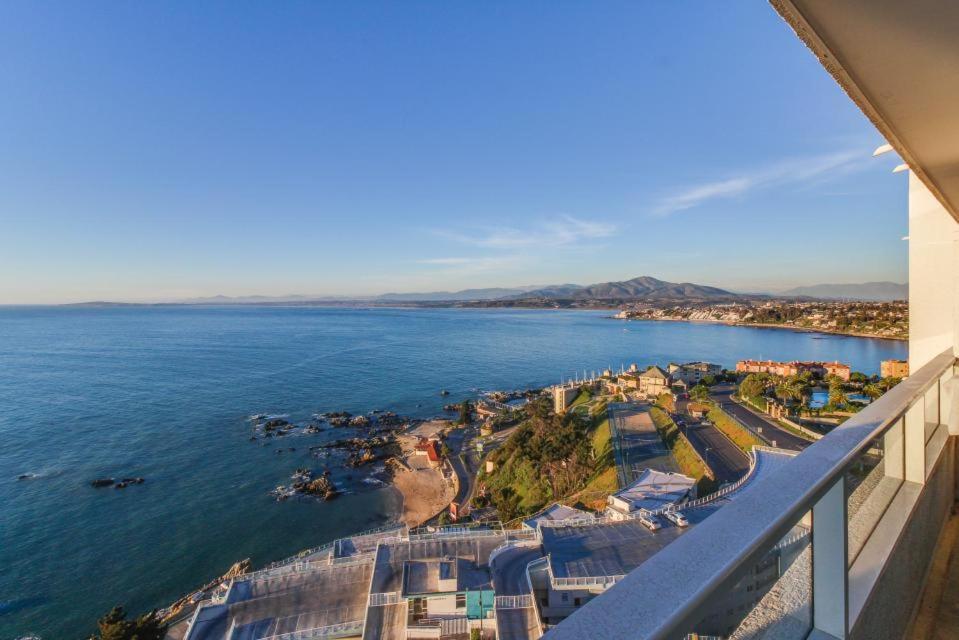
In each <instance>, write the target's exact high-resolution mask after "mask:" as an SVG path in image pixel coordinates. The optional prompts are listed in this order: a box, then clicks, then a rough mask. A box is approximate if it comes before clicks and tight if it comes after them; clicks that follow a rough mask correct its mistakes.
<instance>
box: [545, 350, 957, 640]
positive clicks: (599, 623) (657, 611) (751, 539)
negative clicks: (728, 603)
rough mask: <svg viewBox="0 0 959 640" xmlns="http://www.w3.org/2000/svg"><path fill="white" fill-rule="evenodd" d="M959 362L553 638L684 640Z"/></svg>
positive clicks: (690, 536) (919, 382) (764, 485)
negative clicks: (722, 593) (723, 593)
mask: <svg viewBox="0 0 959 640" xmlns="http://www.w3.org/2000/svg"><path fill="white" fill-rule="evenodd" d="M955 362H956V359H955V357H954V356H953V353H952V349H948V350H947V351H944V352H943V353H941V354H940V355H938V356H936V357H935V358H933V359H932V360H930V361H929V362H928V363H927V364H926V365H925V366H923V367H922V368H921V369H919V370H918V371H916V372H915V373H913V374H912V375H911V376H910V377H909V378H906V379H905V380H904V381H902V382H901V383H899V384H898V385H897V386H896V387H894V388H892V389H890V390H889V391H888V392H887V393H886V394H885V395H883V396H882V397H880V398H879V399H877V400H876V401H874V402H873V403H872V404H870V405H869V406H868V407H866V408H865V409H863V410H862V411H861V412H859V413H857V414H856V415H855V416H853V417H851V418H850V419H849V420H847V421H846V422H845V423H843V424H842V425H840V426H838V427H836V428H835V429H833V430H832V431H831V432H830V433H829V434H828V435H827V436H825V437H824V438H822V439H821V440H819V441H817V442H814V443H813V444H811V445H810V446H809V447H808V448H807V449H806V450H805V451H803V452H802V453H801V454H800V455H798V456H797V457H796V458H795V459H793V460H792V461H791V462H790V464H788V465H784V466H783V467H782V468H780V469H776V470H774V471H772V472H770V474H769V475H768V476H766V477H764V478H763V479H762V480H761V481H760V482H758V483H757V484H756V485H755V486H753V488H752V489H751V490H750V491H749V492H748V493H746V494H743V495H742V496H740V497H738V498H737V499H736V500H733V501H732V502H730V503H729V504H728V505H725V506H724V507H723V508H722V509H720V510H718V511H717V512H716V513H714V514H712V515H711V516H710V517H709V518H707V519H706V520H705V521H704V522H702V523H700V524H699V525H697V526H696V527H693V528H692V530H691V531H689V532H688V533H686V534H685V535H682V536H680V537H679V538H677V539H676V540H674V541H673V542H672V543H670V545H669V546H668V547H667V548H665V549H664V550H663V551H661V552H659V553H657V554H656V555H654V556H653V557H652V558H650V559H649V560H647V561H646V562H645V563H643V564H642V565H640V566H639V567H638V568H637V569H636V570H634V571H632V572H631V573H630V574H628V575H627V576H626V577H625V578H624V579H623V580H621V581H620V582H619V584H617V585H616V586H615V587H613V588H611V589H609V590H607V592H606V593H605V594H603V595H602V596H601V597H599V598H596V599H594V600H591V601H590V602H588V603H587V604H586V605H585V606H584V607H583V608H582V609H579V610H578V611H576V612H575V613H573V614H572V615H571V616H570V617H569V618H567V619H566V620H565V621H564V622H562V623H560V624H559V625H557V626H556V627H555V628H553V629H552V630H551V631H550V633H551V634H552V635H551V637H552V638H553V639H554V640H567V639H570V640H572V639H573V638H581V637H588V636H591V635H597V634H598V635H603V636H608V637H626V636H629V637H636V638H645V639H647V640H654V639H655V640H659V639H666V638H675V637H682V636H683V635H684V634H685V633H686V632H687V631H689V630H690V629H691V628H692V627H693V626H694V625H695V624H696V623H698V622H699V620H700V618H701V617H702V614H703V611H705V610H706V607H707V606H708V604H709V602H710V601H711V600H712V599H713V596H714V595H715V593H717V592H718V591H719V590H720V589H722V588H724V587H726V586H728V585H729V584H731V583H732V582H734V581H735V580H736V578H737V577H738V575H739V572H740V571H741V570H742V569H744V568H746V567H748V566H749V565H750V563H754V562H756V561H758V560H759V559H760V558H761V557H762V555H763V554H765V553H766V552H767V551H768V550H769V549H770V548H772V547H774V546H775V545H776V544H777V542H778V541H779V540H780V539H782V538H783V537H784V536H786V535H787V533H788V532H789V531H790V529H791V528H792V527H793V525H795V523H796V522H798V521H799V520H800V519H801V518H802V517H803V516H804V515H805V514H806V513H807V512H808V511H810V510H811V509H812V507H813V505H815V504H816V503H817V502H818V501H819V500H820V499H821V498H822V497H823V496H824V495H825V494H826V492H827V491H829V489H831V488H832V487H833V486H834V485H835V483H836V482H837V481H839V480H840V479H841V478H842V476H843V473H844V472H845V471H846V470H847V469H848V468H849V467H850V466H851V465H853V464H854V463H855V462H856V460H857V459H858V458H859V457H860V456H861V455H862V454H863V453H864V452H866V451H867V450H868V449H869V448H870V447H871V446H872V442H873V440H875V439H876V438H878V437H880V436H881V435H883V434H884V433H885V432H886V431H887V430H888V429H889V428H890V427H892V426H893V425H894V424H895V423H896V422H897V421H898V420H899V419H900V418H902V417H904V416H905V414H906V412H907V411H908V409H909V408H910V407H911V406H912V405H913V404H914V403H915V402H916V401H918V400H920V399H921V398H922V396H923V394H924V393H925V392H926V391H927V390H928V389H930V388H931V387H932V386H933V385H935V384H937V383H938V381H939V379H940V377H941V375H942V374H943V373H944V372H945V371H946V370H947V369H948V368H949V367H951V366H953V365H954V364H955ZM704 549H708V550H709V552H708V553H704V552H703V550H704ZM636 602H642V603H643V606H642V608H641V611H642V616H632V615H626V614H624V612H627V611H631V610H632V611H639V610H640V609H637V608H636V607H635V603H636ZM613 612H615V613H613Z"/></svg>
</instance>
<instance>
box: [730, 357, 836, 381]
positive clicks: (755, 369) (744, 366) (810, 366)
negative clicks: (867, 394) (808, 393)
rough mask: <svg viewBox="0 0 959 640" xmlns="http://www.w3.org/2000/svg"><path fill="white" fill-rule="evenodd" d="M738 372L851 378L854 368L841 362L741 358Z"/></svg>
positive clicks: (737, 366) (737, 367)
mask: <svg viewBox="0 0 959 640" xmlns="http://www.w3.org/2000/svg"><path fill="white" fill-rule="evenodd" d="M736 372H737V373H768V374H771V375H774V376H782V377H787V376H795V375H798V374H800V373H811V374H812V375H814V376H817V377H820V378H825V377H826V376H829V375H834V376H838V377H840V378H842V379H843V380H849V377H850V375H851V374H852V370H851V369H850V368H849V365H847V364H843V363H841V362H801V361H798V360H793V361H791V362H777V361H775V360H740V361H739V362H737V363H736Z"/></svg>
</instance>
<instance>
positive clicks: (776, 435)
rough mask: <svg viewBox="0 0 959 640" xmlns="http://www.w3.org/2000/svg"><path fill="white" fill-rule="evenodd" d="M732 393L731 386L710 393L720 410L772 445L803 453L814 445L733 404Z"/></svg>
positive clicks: (768, 419) (747, 409)
mask: <svg viewBox="0 0 959 640" xmlns="http://www.w3.org/2000/svg"><path fill="white" fill-rule="evenodd" d="M732 392H733V388H732V387H729V386H723V387H713V389H712V390H711V391H710V397H711V398H712V400H713V402H715V403H716V404H717V406H719V408H721V409H722V410H723V411H725V412H726V413H728V414H729V415H731V416H732V417H733V418H734V419H736V421H737V422H739V423H740V424H742V425H744V426H745V427H746V428H747V429H749V430H750V431H752V432H753V433H755V434H756V435H758V436H759V437H760V438H762V439H763V440H766V441H767V442H769V444H770V445H772V446H775V447H779V448H780V449H789V450H790V451H802V450H803V449H805V448H806V447H808V446H809V445H811V444H812V442H811V441H809V440H806V439H805V438H800V437H799V436H797V435H795V434H793V433H791V432H789V431H786V430H785V429H783V428H782V427H780V426H779V425H778V424H777V423H776V422H775V421H774V420H772V419H771V418H767V417H765V416H763V415H762V414H760V413H758V412H756V411H753V410H752V409H749V408H748V407H745V406H743V405H741V404H739V403H737V402H733V400H732V397H731V394H732Z"/></svg>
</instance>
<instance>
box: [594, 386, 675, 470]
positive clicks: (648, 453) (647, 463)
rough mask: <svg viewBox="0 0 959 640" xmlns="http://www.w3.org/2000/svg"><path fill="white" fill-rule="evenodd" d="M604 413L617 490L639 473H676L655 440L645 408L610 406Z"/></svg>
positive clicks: (656, 434) (631, 404)
mask: <svg viewBox="0 0 959 640" xmlns="http://www.w3.org/2000/svg"><path fill="white" fill-rule="evenodd" d="M607 411H608V412H609V426H610V435H611V436H612V438H613V448H614V455H615V459H616V466H617V469H618V472H619V485H620V487H625V486H627V485H629V484H630V483H632V481H633V480H635V479H636V477H637V476H638V475H639V474H640V473H641V472H642V471H643V469H647V468H649V469H656V470H658V471H670V472H673V471H678V470H679V469H678V468H677V467H676V462H675V460H673V457H672V455H671V454H670V453H669V449H667V448H666V445H664V444H663V441H662V439H661V438H660V437H659V432H658V431H657V430H656V426H655V425H654V424H653V420H652V418H651V417H650V415H649V405H647V404H645V403H640V402H629V403H611V404H610V405H609V408H608V409H607Z"/></svg>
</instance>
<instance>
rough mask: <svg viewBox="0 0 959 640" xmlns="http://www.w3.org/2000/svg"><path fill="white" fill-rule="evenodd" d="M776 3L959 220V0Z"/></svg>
mask: <svg viewBox="0 0 959 640" xmlns="http://www.w3.org/2000/svg"><path fill="white" fill-rule="evenodd" d="M770 3H771V4H772V5H773V7H775V9H776V10H777V11H778V12H779V14H780V15H782V16H783V18H784V19H785V20H786V21H787V22H788V23H789V24H790V25H791V26H792V27H793V29H795V31H796V33H797V35H798V36H799V37H800V38H801V39H802V40H803V41H804V42H805V43H806V44H807V45H808V46H809V48H810V49H812V51H813V52H814V53H815V54H816V56H817V57H818V58H819V60H820V62H821V63H822V65H823V66H824V67H825V68H826V70H827V71H829V73H831V74H832V76H833V77H834V78H835V79H836V81H837V82H839V84H840V85H842V87H843V89H845V91H846V93H848V94H849V96H850V97H851V98H852V99H853V101H855V102H856V104H858V105H859V107H860V108H861V109H862V110H863V112H864V113H865V114H866V116H867V117H868V118H869V119H870V120H872V122H873V124H875V125H876V127H877V128H878V129H879V131H880V132H881V133H882V134H883V135H884V136H885V137H886V139H887V140H888V141H889V143H890V144H892V146H893V147H894V148H895V149H896V151H898V152H899V154H900V155H901V156H902V158H903V160H904V161H905V162H906V163H907V164H908V165H909V167H910V169H912V170H913V172H914V173H915V174H916V175H917V176H918V177H919V178H920V179H921V180H922V181H923V182H924V183H925V184H926V186H927V187H929V189H930V190H931V191H932V193H933V194H935V196H936V197H937V198H938V199H939V201H940V202H942V204H943V206H945V207H946V209H947V210H948V211H949V212H950V213H951V214H952V216H953V217H954V218H956V220H959V1H956V0H910V1H908V2H905V1H903V0H770Z"/></svg>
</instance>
